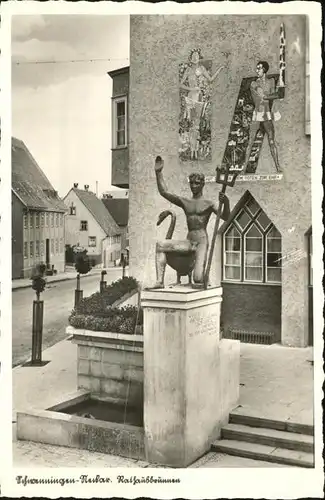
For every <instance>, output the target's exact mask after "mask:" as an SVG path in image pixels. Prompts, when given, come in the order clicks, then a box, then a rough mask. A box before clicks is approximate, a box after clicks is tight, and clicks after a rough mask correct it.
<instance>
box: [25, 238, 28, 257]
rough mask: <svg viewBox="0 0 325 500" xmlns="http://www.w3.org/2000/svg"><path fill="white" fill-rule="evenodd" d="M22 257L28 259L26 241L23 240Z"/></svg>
mask: <svg viewBox="0 0 325 500" xmlns="http://www.w3.org/2000/svg"><path fill="white" fill-rule="evenodd" d="M24 259H28V243H27V241H25V243H24Z"/></svg>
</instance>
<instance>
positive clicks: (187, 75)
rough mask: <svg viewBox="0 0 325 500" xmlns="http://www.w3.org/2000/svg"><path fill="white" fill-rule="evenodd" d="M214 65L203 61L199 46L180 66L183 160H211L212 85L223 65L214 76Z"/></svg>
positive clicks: (180, 124)
mask: <svg viewBox="0 0 325 500" xmlns="http://www.w3.org/2000/svg"><path fill="white" fill-rule="evenodd" d="M211 67H212V61H208V60H204V59H203V57H202V54H201V50H200V49H193V50H192V51H191V53H190V56H189V61H188V63H185V64H181V65H180V69H179V79H180V98H181V112H180V120H179V135H180V142H181V149H180V158H181V159H182V160H198V159H201V160H209V159H211V158H210V157H211V148H210V142H211V125H210V114H211V84H212V83H213V82H214V80H215V79H216V78H217V76H218V75H219V73H220V71H221V70H222V69H223V66H220V67H219V68H218V69H217V71H216V72H215V73H214V74H213V75H212V74H211Z"/></svg>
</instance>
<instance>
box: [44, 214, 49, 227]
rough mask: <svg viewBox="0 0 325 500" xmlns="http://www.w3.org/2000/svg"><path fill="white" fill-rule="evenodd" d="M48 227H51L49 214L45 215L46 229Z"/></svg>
mask: <svg viewBox="0 0 325 500" xmlns="http://www.w3.org/2000/svg"><path fill="white" fill-rule="evenodd" d="M48 225H49V214H48V213H46V214H45V227H48Z"/></svg>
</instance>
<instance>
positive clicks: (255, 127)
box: [246, 61, 282, 173]
mask: <svg viewBox="0 0 325 500" xmlns="http://www.w3.org/2000/svg"><path fill="white" fill-rule="evenodd" d="M268 70H269V64H268V63H267V61H259V62H258V63H257V65H256V73H257V79H256V80H255V81H252V83H251V86H250V91H251V95H252V99H253V102H254V105H255V109H254V111H253V116H252V122H251V127H250V134H249V135H250V140H249V143H248V147H247V157H246V164H247V163H248V161H249V160H250V159H251V156H252V155H253V156H254V151H253V150H252V145H253V142H254V140H255V136H256V134H257V133H258V131H259V130H260V129H262V131H263V132H265V133H266V135H267V138H268V142H269V146H270V151H271V155H272V158H273V161H274V164H275V167H276V170H277V172H278V173H281V172H282V169H281V167H280V164H279V158H278V150H277V147H276V144H275V130H274V122H275V121H278V120H280V118H281V114H280V112H279V111H278V109H277V108H276V103H275V102H274V101H275V100H276V99H279V98H280V96H279V93H278V89H277V88H276V87H275V82H274V79H273V78H267V76H266V74H267V72H268ZM271 102H272V103H273V105H272V106H270V103H271ZM263 135H264V134H263Z"/></svg>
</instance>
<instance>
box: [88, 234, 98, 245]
mask: <svg viewBox="0 0 325 500" xmlns="http://www.w3.org/2000/svg"><path fill="white" fill-rule="evenodd" d="M88 246H89V247H95V246H96V236H89V238H88Z"/></svg>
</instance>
